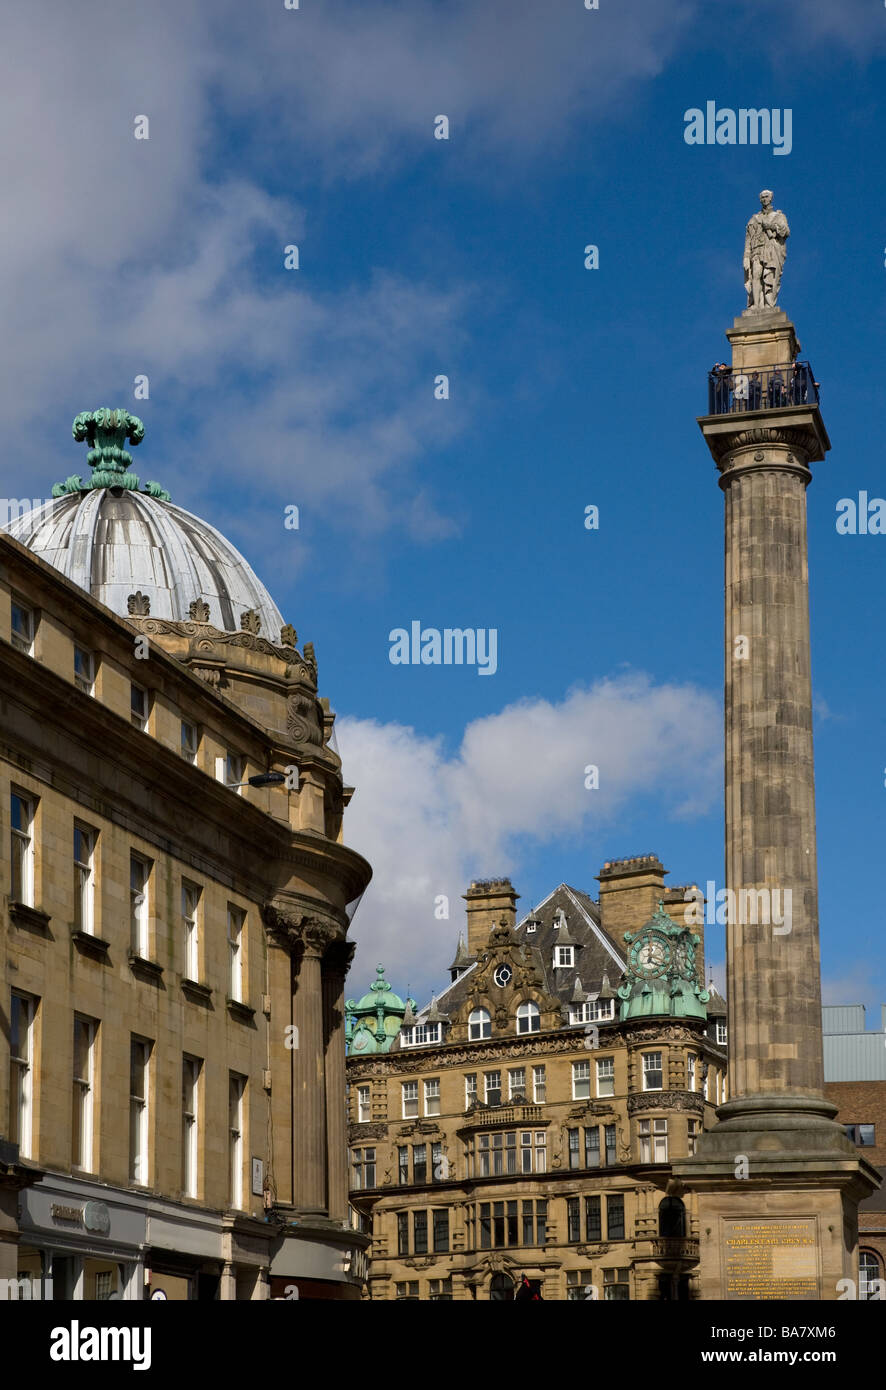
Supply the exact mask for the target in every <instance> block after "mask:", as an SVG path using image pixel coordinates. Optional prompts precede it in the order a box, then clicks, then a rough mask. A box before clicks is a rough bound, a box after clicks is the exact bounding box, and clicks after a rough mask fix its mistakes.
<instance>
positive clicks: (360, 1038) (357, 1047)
mask: <svg viewBox="0 0 886 1390" xmlns="http://www.w3.org/2000/svg"><path fill="white" fill-rule="evenodd" d="M368 1041H369V1039H368V1038H367V1036H366V1034H365V1033H358V1034H357V1036H356V1038H355V1039H354V1041H353V1043H352V1044H351V1046H352V1047H353V1049H354V1051H355V1052H362V1050H363V1048H364V1047H365V1046H366V1044H367V1042H368Z"/></svg>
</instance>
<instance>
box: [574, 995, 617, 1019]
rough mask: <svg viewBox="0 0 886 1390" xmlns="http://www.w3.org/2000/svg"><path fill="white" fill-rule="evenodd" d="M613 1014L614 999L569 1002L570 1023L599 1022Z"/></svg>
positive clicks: (610, 1017)
mask: <svg viewBox="0 0 886 1390" xmlns="http://www.w3.org/2000/svg"><path fill="white" fill-rule="evenodd" d="M614 1016H615V1000H614V999H588V1000H586V1001H585V1002H584V1004H571V1005H570V1007H569V1022H570V1023H601V1022H605V1021H606V1020H607V1019H612V1018H614Z"/></svg>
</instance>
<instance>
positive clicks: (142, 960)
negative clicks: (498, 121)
mask: <svg viewBox="0 0 886 1390" xmlns="http://www.w3.org/2000/svg"><path fill="white" fill-rule="evenodd" d="M129 968H130V970H131V971H132V973H133V975H147V976H148V978H149V979H151V980H162V978H163V966H162V965H158V963H157V961H155V960H148V958H147V956H140V955H139V954H138V953H137V952H136V951H130V952H129Z"/></svg>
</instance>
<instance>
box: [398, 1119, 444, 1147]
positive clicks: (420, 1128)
mask: <svg viewBox="0 0 886 1390" xmlns="http://www.w3.org/2000/svg"><path fill="white" fill-rule="evenodd" d="M412 1136H418V1137H419V1138H423V1139H431V1138H434V1139H439V1140H440V1141H441V1143H442V1141H443V1139H444V1138H445V1137H446V1136H445V1135H444V1133H443V1130H442V1129H441V1127H440V1125H439V1123H438V1122H435V1121H434V1120H410V1122H409V1123H408V1124H405V1125H401V1126H400V1128H399V1129H398V1130H397V1136H396V1137H397V1138H398V1139H409V1138H411V1137H412Z"/></svg>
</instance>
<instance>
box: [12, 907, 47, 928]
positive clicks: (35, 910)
mask: <svg viewBox="0 0 886 1390" xmlns="http://www.w3.org/2000/svg"><path fill="white" fill-rule="evenodd" d="M9 920H10V922H14V923H15V925H16V926H17V927H25V928H26V929H27V930H28V931H33V932H39V933H40V935H41V936H50V935H51V932H50V930H49V923H50V921H51V920H52V919H51V918H50V916H49V913H48V912H41V910H40V908H39V907H28V905H27V903H10V904H9Z"/></svg>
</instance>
